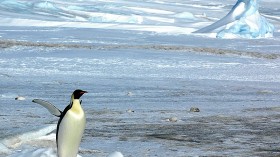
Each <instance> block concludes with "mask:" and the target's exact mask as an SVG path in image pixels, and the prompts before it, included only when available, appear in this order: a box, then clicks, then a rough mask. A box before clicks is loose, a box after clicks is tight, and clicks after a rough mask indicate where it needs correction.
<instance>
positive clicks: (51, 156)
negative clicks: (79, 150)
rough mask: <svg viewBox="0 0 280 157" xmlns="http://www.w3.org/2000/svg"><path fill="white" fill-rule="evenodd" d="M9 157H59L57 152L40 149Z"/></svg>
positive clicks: (17, 153) (24, 151) (49, 149)
mask: <svg viewBox="0 0 280 157" xmlns="http://www.w3.org/2000/svg"><path fill="white" fill-rule="evenodd" d="M8 157H57V155H56V152H55V151H54V150H53V149H51V148H40V149H35V150H28V149H25V150H22V151H18V152H16V153H14V154H13V155H10V156H8Z"/></svg>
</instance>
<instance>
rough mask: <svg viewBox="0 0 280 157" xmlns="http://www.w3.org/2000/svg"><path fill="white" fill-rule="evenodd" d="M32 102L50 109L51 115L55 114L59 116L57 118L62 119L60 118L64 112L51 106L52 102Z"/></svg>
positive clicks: (35, 100) (36, 100)
mask: <svg viewBox="0 0 280 157" xmlns="http://www.w3.org/2000/svg"><path fill="white" fill-rule="evenodd" d="M32 102H34V103H37V104H39V105H42V106H43V107H45V108H46V109H48V111H49V112H50V113H51V114H53V115H55V116H57V117H60V116H61V113H62V112H61V111H60V110H59V109H58V108H56V107H55V106H54V105H53V104H51V103H50V102H48V101H45V100H41V99H34V100H32Z"/></svg>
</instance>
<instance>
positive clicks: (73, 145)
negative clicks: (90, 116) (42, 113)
mask: <svg viewBox="0 0 280 157" xmlns="http://www.w3.org/2000/svg"><path fill="white" fill-rule="evenodd" d="M85 93H87V91H83V90H80V89H77V90H75V91H74V92H73V94H72V96H71V100H70V104H69V105H68V106H67V107H66V108H65V109H64V110H63V112H62V111H60V110H59V109H58V108H56V107H55V106H54V105H52V104H51V103H49V102H47V101H45V100H41V99H34V100H33V101H32V102H34V103H38V104H40V105H42V106H43V107H45V108H47V109H48V111H49V112H50V113H51V114H53V115H55V116H57V117H60V118H59V120H58V123H57V129H56V145H57V154H58V157H77V154H78V150H79V146H80V143H81V139H82V136H83V133H84V130H85V125H86V117H85V113H84V110H83V109H82V107H81V101H80V100H79V99H80V97H81V96H82V95H83V94H85Z"/></svg>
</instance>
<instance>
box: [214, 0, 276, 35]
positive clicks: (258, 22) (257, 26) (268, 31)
mask: <svg viewBox="0 0 280 157" xmlns="http://www.w3.org/2000/svg"><path fill="white" fill-rule="evenodd" d="M258 10H259V0H251V1H250V6H249V7H248V9H247V10H246V12H245V13H244V14H243V15H242V16H241V17H240V18H238V20H237V21H234V22H233V23H230V24H228V25H227V26H226V28H225V29H224V30H222V31H220V32H218V34H217V37H218V38H236V37H237V38H240V37H241V38H249V39H250V38H267V37H273V32H274V26H273V25H272V24H270V23H269V22H268V21H267V20H266V18H265V17H263V16H262V15H261V14H260V13H259V11H258Z"/></svg>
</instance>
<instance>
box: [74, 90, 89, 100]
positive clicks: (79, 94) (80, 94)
mask: <svg viewBox="0 0 280 157" xmlns="http://www.w3.org/2000/svg"><path fill="white" fill-rule="evenodd" d="M85 93H87V91H83V90H81V89H76V90H75V91H74V92H73V94H72V98H74V99H80V97H81V96H82V95H83V94H85Z"/></svg>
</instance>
